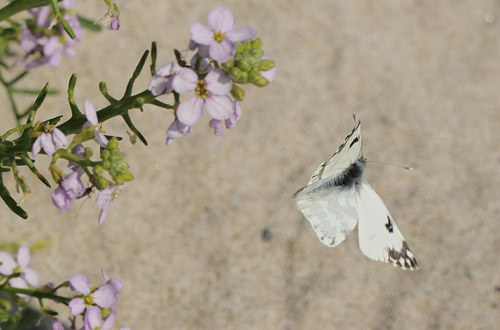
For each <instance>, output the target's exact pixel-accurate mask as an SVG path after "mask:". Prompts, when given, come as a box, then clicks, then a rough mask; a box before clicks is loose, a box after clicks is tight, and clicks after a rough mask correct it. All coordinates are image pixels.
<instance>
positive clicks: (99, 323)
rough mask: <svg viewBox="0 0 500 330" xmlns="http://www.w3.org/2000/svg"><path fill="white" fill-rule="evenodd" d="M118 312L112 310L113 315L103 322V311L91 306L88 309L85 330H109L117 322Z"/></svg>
mask: <svg viewBox="0 0 500 330" xmlns="http://www.w3.org/2000/svg"><path fill="white" fill-rule="evenodd" d="M115 315H116V311H115V310H114V308H113V309H112V310H111V314H110V315H109V316H108V317H107V318H106V320H105V321H103V320H102V315H101V310H100V309H99V308H98V307H96V306H90V307H88V308H87V312H85V317H84V325H83V329H84V330H93V329H99V330H109V329H111V327H112V326H113V323H114V322H115Z"/></svg>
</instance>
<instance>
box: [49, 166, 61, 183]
mask: <svg viewBox="0 0 500 330" xmlns="http://www.w3.org/2000/svg"><path fill="white" fill-rule="evenodd" d="M49 170H50V174H52V178H53V179H54V181H55V182H57V183H59V182H60V181H61V180H62V179H63V177H64V173H63V171H62V170H61V169H60V168H59V167H57V165H56V164H50V167H49Z"/></svg>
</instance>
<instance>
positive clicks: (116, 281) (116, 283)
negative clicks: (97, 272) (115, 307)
mask: <svg viewBox="0 0 500 330" xmlns="http://www.w3.org/2000/svg"><path fill="white" fill-rule="evenodd" d="M101 275H102V277H104V280H105V281H106V284H108V285H111V286H112V287H113V289H115V293H116V294H118V292H120V291H121V290H122V288H123V283H122V281H120V280H119V279H117V278H114V277H113V278H109V276H108V275H107V274H106V273H105V272H104V269H102V268H101Z"/></svg>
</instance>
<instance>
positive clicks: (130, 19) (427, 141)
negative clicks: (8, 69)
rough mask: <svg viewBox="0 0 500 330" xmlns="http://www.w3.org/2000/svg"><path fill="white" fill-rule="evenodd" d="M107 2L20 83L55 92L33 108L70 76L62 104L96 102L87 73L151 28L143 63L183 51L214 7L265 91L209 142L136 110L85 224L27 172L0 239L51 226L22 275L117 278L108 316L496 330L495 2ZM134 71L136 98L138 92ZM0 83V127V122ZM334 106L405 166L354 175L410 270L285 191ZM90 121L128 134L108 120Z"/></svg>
mask: <svg viewBox="0 0 500 330" xmlns="http://www.w3.org/2000/svg"><path fill="white" fill-rule="evenodd" d="M118 4H119V6H120V9H121V14H122V17H121V21H122V27H121V29H120V30H119V31H118V32H115V33H113V32H108V31H104V32H103V33H92V32H88V31H87V32H86V33H85V36H84V39H83V41H82V42H81V44H80V45H78V47H77V48H76V50H77V52H78V57H76V58H66V59H64V61H63V63H62V64H61V66H60V67H58V68H56V69H52V68H48V67H45V68H39V69H36V70H34V71H33V74H31V75H30V78H29V79H27V80H26V85H25V86H28V87H34V88H41V87H42V86H43V84H44V83H45V82H47V81H50V83H51V86H52V87H53V88H55V89H58V90H60V91H62V93H61V94H60V95H58V96H53V97H48V98H47V99H46V101H45V103H44V105H43V107H42V109H41V110H40V111H39V114H38V119H40V120H44V119H48V118H51V117H53V116H55V115H57V114H60V113H63V114H64V115H65V118H68V117H69V108H68V106H67V103H66V95H65V92H64V91H65V90H66V88H67V82H68V80H69V77H70V75H71V73H72V72H75V73H77V75H78V82H77V87H76V90H75V93H76V100H77V102H78V104H79V105H80V106H82V105H83V101H84V99H85V98H89V99H90V100H92V101H93V102H94V104H95V105H96V107H97V108H98V109H99V108H102V107H104V106H105V105H106V102H105V100H104V98H103V97H102V96H101V95H100V93H99V89H98V82H99V81H101V80H104V81H106V82H107V83H108V89H109V91H110V93H111V95H114V96H116V97H119V96H121V95H122V93H123V91H124V88H125V86H126V83H127V80H128V78H129V77H130V74H131V73H132V71H133V69H134V68H135V66H136V64H137V62H138V60H139V58H140V57H141V55H142V53H143V51H144V50H145V49H148V48H149V47H150V43H151V41H153V40H155V41H157V42H158V65H162V64H165V63H167V62H169V61H172V60H173V53H172V49H173V48H177V49H181V50H182V49H186V48H187V44H188V42H189V38H190V35H189V32H188V31H189V27H190V24H191V23H192V22H195V21H200V22H202V23H204V24H207V14H208V13H209V11H210V10H211V9H213V8H215V7H216V6H218V5H224V6H227V7H229V8H231V10H233V11H234V13H235V15H236V19H237V26H238V27H241V26H246V25H250V26H253V27H255V28H256V29H257V31H258V36H259V37H260V38H261V39H262V41H263V48H264V49H265V51H266V53H268V54H269V55H270V56H271V57H272V59H274V60H275V61H276V64H277V67H278V73H277V77H276V79H275V81H274V82H273V83H272V84H271V85H270V86H269V87H266V88H264V89H258V88H255V87H250V88H247V89H246V90H247V98H246V100H245V101H244V102H243V103H242V108H243V116H242V118H241V120H240V121H239V122H238V123H237V125H236V127H235V128H234V129H231V130H225V131H224V135H223V136H221V137H216V136H214V135H213V133H212V130H211V129H210V128H209V127H208V116H207V115H206V114H205V116H204V118H203V119H202V121H201V122H200V123H199V124H197V125H196V126H195V127H194V132H193V135H192V136H190V137H185V138H181V139H179V140H176V141H175V142H174V144H173V145H171V146H168V147H167V146H165V144H164V140H165V137H166V133H165V130H166V129H167V127H168V126H169V124H170V122H171V121H172V114H171V113H168V112H165V111H162V110H160V109H159V108H154V107H152V106H148V107H145V109H144V110H145V111H144V112H143V113H140V112H139V111H136V112H134V113H132V117H133V119H134V122H135V123H136V125H137V127H138V128H139V129H141V130H142V132H143V133H144V134H145V136H146V138H147V139H148V141H149V146H147V147H145V146H144V145H142V144H141V143H140V142H138V143H137V144H136V145H131V144H130V143H128V142H125V143H122V145H121V147H120V148H121V150H122V151H124V152H126V153H127V160H128V162H129V164H130V166H131V170H132V171H133V173H134V175H135V178H136V179H135V180H134V181H133V182H131V183H129V184H127V185H126V187H125V189H124V191H123V193H122V196H121V197H120V199H119V200H118V202H117V203H115V204H114V205H113V206H112V209H111V211H110V213H109V216H108V218H107V219H106V221H105V222H104V223H103V225H101V226H100V227H98V226H97V216H98V213H99V210H98V209H97V208H96V207H95V206H94V201H93V200H94V199H95V196H96V195H95V194H94V196H93V200H91V201H86V202H85V201H84V200H83V199H82V200H79V201H78V202H74V203H73V204H72V208H71V209H70V210H69V211H68V212H60V211H58V210H57V209H56V208H55V207H54V206H53V205H52V204H51V200H50V192H51V190H49V189H47V188H45V187H44V186H43V185H42V184H39V183H38V182H37V181H36V180H35V179H34V178H33V176H31V175H30V174H29V173H28V172H26V173H25V176H26V177H27V178H28V183H29V184H30V187H31V188H32V190H33V193H32V195H31V196H30V198H28V200H26V201H25V202H24V203H23V207H24V208H25V209H26V210H27V211H28V212H29V214H30V217H29V219H28V220H27V221H23V220H21V219H20V218H18V217H16V216H15V215H13V214H12V213H11V212H10V211H9V210H8V209H7V208H6V207H5V206H2V213H1V214H2V216H1V218H0V225H1V227H2V230H1V233H0V241H1V242H11V241H18V242H20V243H22V244H33V243H34V242H35V241H37V240H44V239H50V240H51V245H50V246H49V247H48V248H47V249H46V250H45V251H44V252H42V253H38V254H35V255H34V256H33V257H32V266H33V268H35V269H36V270H37V271H38V274H39V276H40V279H41V282H47V281H54V282H61V281H64V280H66V279H68V278H69V277H70V276H72V275H74V274H77V273H85V274H87V275H88V276H89V278H90V279H91V281H92V283H93V284H95V285H97V284H101V283H102V278H101V276H100V273H99V268H100V267H104V268H105V270H106V271H107V273H108V275H110V276H112V277H118V278H120V279H121V280H122V281H123V283H124V289H123V291H122V292H121V293H120V296H119V302H118V306H117V308H118V315H117V320H116V323H115V328H116V329H118V327H119V326H129V327H130V328H131V329H136V330H137V329H494V328H496V327H497V326H498V324H500V257H499V255H498V253H499V251H500V232H499V228H498V227H499V214H500V203H499V200H500V188H499V185H500V176H499V174H498V169H499V165H500V134H499V133H498V131H499V123H500V2H498V1H493V0H480V1H439V2H437V1H405V2H402V1H377V2H371V1H320V0H311V1H283V0H281V1H204V2H199V1H165V0H144V1H118ZM78 8H79V12H81V13H82V14H84V15H86V16H88V17H91V18H93V19H95V20H97V19H99V18H100V17H102V16H103V14H104V12H105V6H104V5H103V4H102V1H93V2H91V3H87V1H79V5H78ZM148 66H149V62H148V63H147V66H146V69H145V70H144V72H143V74H142V75H141V77H140V78H139V79H138V81H137V84H136V89H135V91H136V92H140V91H142V90H144V89H145V88H146V87H147V84H148V81H149V78H150V75H149V73H148ZM1 97H2V102H3V104H4V110H3V111H4V117H3V118H4V120H2V121H1V125H0V128H1V129H2V131H4V130H6V129H8V128H10V127H11V126H13V124H14V120H13V117H12V115H11V113H10V111H9V108H8V106H7V105H6V104H7V103H6V98H5V94H4V93H3V92H2V94H1ZM165 100H166V99H165ZM28 101H31V100H25V102H26V104H27V102H28ZM352 112H356V113H357V114H358V116H359V118H360V119H361V120H362V122H363V137H364V153H365V156H366V157H367V158H368V159H370V160H377V161H382V162H393V163H397V164H402V165H410V166H412V167H414V168H415V170H414V171H405V170H402V169H398V168H394V167H391V166H385V165H380V164H373V163H372V164H369V165H368V167H367V169H366V172H365V177H366V178H367V179H368V180H369V182H370V183H371V184H372V185H373V187H374V188H375V189H376V190H377V191H378V193H379V194H380V195H381V196H382V198H383V199H384V201H385V203H386V204H387V206H388V208H389V210H390V211H391V213H392V215H393V217H394V219H395V221H396V222H397V224H398V226H399V228H400V229H401V231H402V232H403V234H404V235H405V236H406V239H407V241H408V243H409V245H410V247H411V248H412V250H413V252H414V253H415V255H416V257H417V259H418V261H419V264H420V266H421V269H420V270H419V271H417V272H405V271H402V270H398V269H396V268H393V267H392V266H390V265H386V264H382V263H377V262H374V261H371V260H369V259H367V258H366V257H365V256H363V255H362V253H361V252H360V250H359V248H358V241H357V231H354V232H353V234H352V235H351V236H350V237H348V239H346V241H345V242H344V243H343V244H341V245H340V246H338V247H337V248H335V249H329V248H327V247H325V246H324V245H323V244H321V243H320V242H319V240H318V239H317V238H316V235H315V234H314V232H313V230H312V228H311V227H310V225H309V223H308V222H307V221H306V220H305V219H304V218H303V217H302V215H301V214H300V213H299V212H298V211H297V210H296V208H295V205H294V201H293V200H292V197H291V196H292V194H293V193H294V192H295V191H296V190H297V189H298V188H300V187H302V186H303V185H304V184H305V183H306V182H307V180H308V179H309V176H310V175H311V174H312V172H313V171H314V169H315V168H316V166H317V165H318V164H319V163H321V162H322V161H324V160H325V159H327V158H328V157H329V156H330V155H331V154H332V153H333V151H334V150H335V149H336V148H337V146H338V145H339V144H340V143H341V142H342V141H343V139H344V137H345V136H346V135H347V133H348V132H350V131H351V129H352V126H353V122H352V117H351V113H352ZM104 127H105V129H106V131H107V132H108V133H110V134H116V135H120V136H124V137H125V138H126V137H127V134H126V126H125V124H124V123H123V121H122V120H121V119H119V118H115V119H114V120H111V121H107V122H106V123H105V124H104ZM495 132H496V133H495ZM43 158H44V157H43V156H42V157H40V161H39V166H40V169H41V170H42V172H44V173H45V174H46V175H47V176H48V177H49V176H50V175H49V173H48V171H47V170H46V165H47V162H46V161H45V162H44V160H42V159H43ZM43 164H45V165H43ZM9 177H10V176H9ZM8 182H10V183H9V185H10V186H9V187H11V188H12V189H13V188H14V184H13V183H12V180H10V179H9V181H8ZM16 198H17V199H18V200H19V199H20V198H21V196H20V195H17V196H16ZM82 204H83V206H81V205H82ZM264 229H268V230H269V231H270V233H271V234H272V239H271V240H270V241H266V240H263V239H262V231H263V230H264ZM59 310H61V309H59ZM62 310H64V309H62Z"/></svg>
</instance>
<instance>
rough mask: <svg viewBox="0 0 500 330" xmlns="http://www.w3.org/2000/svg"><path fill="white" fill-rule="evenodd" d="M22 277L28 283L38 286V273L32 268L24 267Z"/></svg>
mask: <svg viewBox="0 0 500 330" xmlns="http://www.w3.org/2000/svg"><path fill="white" fill-rule="evenodd" d="M23 277H24V279H25V280H26V282H28V284H29V285H31V286H38V275H37V273H36V272H35V271H34V270H33V269H31V268H25V269H24V276H23Z"/></svg>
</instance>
